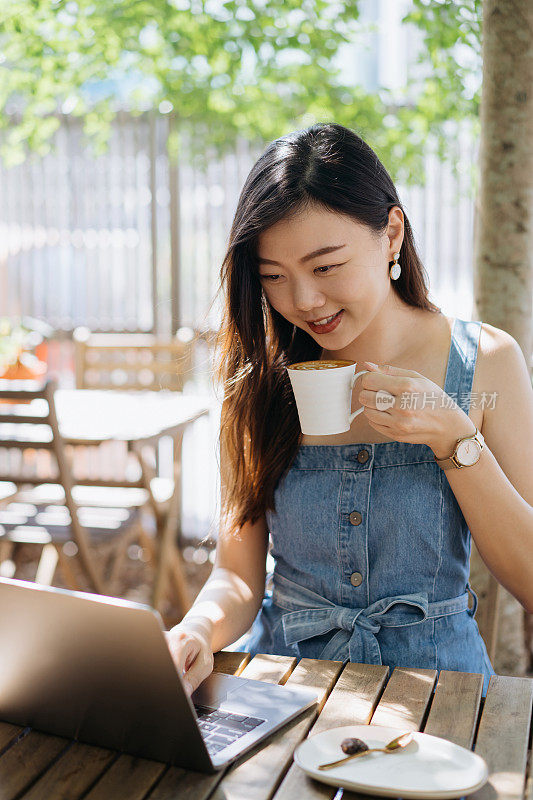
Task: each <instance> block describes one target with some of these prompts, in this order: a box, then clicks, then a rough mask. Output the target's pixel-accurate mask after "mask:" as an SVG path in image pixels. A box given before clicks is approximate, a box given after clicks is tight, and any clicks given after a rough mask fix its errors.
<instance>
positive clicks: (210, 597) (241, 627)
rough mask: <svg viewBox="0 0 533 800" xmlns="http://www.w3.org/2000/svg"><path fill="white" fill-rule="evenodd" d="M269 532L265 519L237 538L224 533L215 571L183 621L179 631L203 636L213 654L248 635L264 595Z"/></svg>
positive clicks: (220, 538)
mask: <svg viewBox="0 0 533 800" xmlns="http://www.w3.org/2000/svg"><path fill="white" fill-rule="evenodd" d="M267 547H268V530H267V525H266V520H265V517H264V516H262V517H261V518H260V519H259V520H257V521H256V522H255V523H254V524H253V525H252V524H251V523H248V522H247V523H246V524H245V525H244V526H243V528H242V530H241V531H240V532H239V533H238V534H228V533H221V534H220V536H219V538H218V542H217V551H216V560H215V565H214V567H213V571H212V572H211V575H210V576H209V578H208V580H207V581H206V583H205V585H204V586H203V588H202V589H201V591H200V593H199V595H198V597H197V598H196V600H195V601H194V604H193V606H192V608H190V609H189V611H188V612H187V614H186V615H185V616H184V618H183V619H182V621H181V622H180V623H179V627H180V629H185V628H187V629H189V630H194V631H196V632H198V633H200V634H201V635H202V636H203V637H204V638H205V639H206V640H207V641H208V642H209V643H210V646H211V650H212V651H213V652H215V653H216V652H217V651H218V650H221V649H222V648H224V647H226V646H227V645H228V644H231V643H232V642H234V641H235V640H236V639H238V638H239V637H240V636H242V634H243V633H245V632H246V631H247V630H248V628H249V627H250V625H251V624H252V622H253V620H254V619H255V616H256V614H257V612H258V611H259V608H260V606H261V602H262V599H263V595H264V592H265V577H266V555H267Z"/></svg>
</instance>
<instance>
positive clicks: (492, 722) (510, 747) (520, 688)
mask: <svg viewBox="0 0 533 800" xmlns="http://www.w3.org/2000/svg"><path fill="white" fill-rule="evenodd" d="M532 705H533V681H532V680H531V679H530V678H511V677H507V676H504V675H493V676H492V677H491V679H490V683H489V688H488V690H487V697H486V698H485V705H484V707H483V713H482V715H481V721H480V723H479V729H478V734H477V739H476V744H475V747H474V752H476V753H478V754H479V755H480V756H482V758H484V759H485V761H486V762H487V764H488V767H489V780H488V782H487V783H486V784H485V786H483V788H482V789H480V790H479V791H478V792H475V793H474V794H471V795H469V798H470V800H474V798H475V800H493V798H494V797H497V798H498V800H522V798H523V796H524V790H525V774H526V765H527V755H528V746H529V733H530V725H531V710H532Z"/></svg>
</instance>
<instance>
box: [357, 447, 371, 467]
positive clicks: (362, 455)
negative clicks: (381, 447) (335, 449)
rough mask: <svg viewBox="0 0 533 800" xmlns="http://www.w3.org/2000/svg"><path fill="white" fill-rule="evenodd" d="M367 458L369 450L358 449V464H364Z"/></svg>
mask: <svg viewBox="0 0 533 800" xmlns="http://www.w3.org/2000/svg"><path fill="white" fill-rule="evenodd" d="M368 459H369V452H368V450H359V452H358V453H357V460H358V461H359V463H360V464H366V462H367V461H368Z"/></svg>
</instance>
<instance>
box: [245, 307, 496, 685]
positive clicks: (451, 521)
mask: <svg viewBox="0 0 533 800" xmlns="http://www.w3.org/2000/svg"><path fill="white" fill-rule="evenodd" d="M480 331H481V323H480V322H477V321H474V322H468V321H464V320H458V319H456V320H454V324H453V331H452V341H451V347H450V352H449V357H448V365H447V370H446V380H445V385H444V390H445V392H447V393H448V394H451V393H454V392H455V393H457V394H454V395H453V396H454V399H455V400H456V402H457V403H458V405H460V406H461V408H462V409H463V410H464V411H465V413H467V414H468V412H469V407H470V397H469V394H470V392H471V389H472V383H473V377H474V369H475V365H476V356H477V347H478V341H479V334H480ZM358 456H359V458H358ZM365 458H366V460H365ZM274 497H275V508H276V510H275V512H272V511H269V512H267V515H266V519H267V524H268V528H269V531H270V535H271V538H272V551H271V552H272V556H273V558H274V561H275V568H274V572H273V574H272V576H270V577H271V581H270V583H271V584H272V585H271V587H269V589H268V590H267V591H266V593H265V598H264V600H263V604H262V608H261V610H260V612H259V614H258V615H257V617H256V619H255V622H254V624H253V627H252V630H251V632H250V634H249V635H248V637H247V638H245V639H244V640H240V641H239V643H238V649H241V650H246V651H248V652H250V653H252V654H256V653H277V654H279V655H295V656H297V657H299V658H304V657H308V658H323V659H338V660H347V659H348V660H350V661H356V662H363V663H369V664H387V665H388V666H389V667H390V669H391V671H392V669H393V668H394V667H395V666H405V667H426V668H430V669H437V670H441V669H447V670H460V671H463V672H477V673H481V674H483V675H484V684H483V694H484V695H485V694H486V690H487V687H488V682H489V678H490V676H491V675H493V674H494V670H493V668H492V665H491V663H490V660H489V657H488V655H487V651H486V648H485V645H484V642H483V639H482V638H481V635H480V633H479V629H478V626H477V623H476V621H475V618H474V616H475V612H476V608H477V597H476V595H475V593H474V592H473V590H472V589H471V587H470V585H469V582H468V577H469V558H470V549H471V536H470V531H469V529H468V527H467V524H466V521H465V519H464V516H463V514H462V512H461V509H460V507H459V504H458V503H457V500H456V499H455V496H454V494H453V492H452V490H451V489H450V486H449V484H448V481H447V479H446V476H445V474H444V472H443V471H442V470H441V469H440V467H439V466H438V465H437V463H436V462H435V460H434V458H433V452H432V450H431V448H430V447H428V446H427V445H423V444H409V443H403V442H382V443H378V444H367V443H365V442H361V443H359V444H348V445H302V446H301V447H300V448H299V450H298V453H297V455H296V459H295V461H294V462H293V464H292V465H291V468H290V469H289V471H288V473H287V474H286V475H285V476H284V477H283V479H282V480H281V481H280V482H279V483H278V486H277V487H276V491H275V496H274ZM353 511H358V512H359V514H360V515H361V517H360V518H359V517H357V520H358V519H361V521H360V523H359V524H352V522H350V514H351V512H353ZM354 572H358V573H360V574H361V576H362V582H361V583H360V585H359V586H354V585H352V583H351V581H350V576H351V575H352V573H354ZM468 592H470V593H471V595H472V597H473V605H472V608H471V609H469V608H468ZM235 649H237V647H236V648H235Z"/></svg>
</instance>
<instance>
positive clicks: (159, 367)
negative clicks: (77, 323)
mask: <svg viewBox="0 0 533 800" xmlns="http://www.w3.org/2000/svg"><path fill="white" fill-rule="evenodd" d="M73 339H74V347H75V361H76V388H78V389H129V390H131V389H135V390H142V389H151V390H154V391H158V390H159V389H172V390H174V391H179V392H181V391H183V387H184V384H185V382H186V381H187V380H188V379H189V378H192V368H193V339H194V332H193V331H192V329H190V328H180V330H179V331H178V332H177V334H176V336H175V337H173V338H172V339H163V338H161V337H158V336H154V335H153V334H148V333H147V334H144V333H142V334H137V333H91V332H90V331H89V330H88V328H76V330H75V331H74V335H73Z"/></svg>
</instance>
